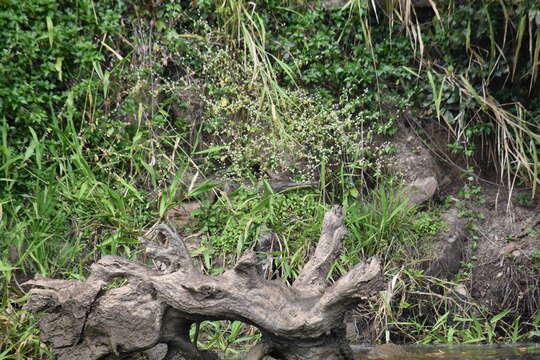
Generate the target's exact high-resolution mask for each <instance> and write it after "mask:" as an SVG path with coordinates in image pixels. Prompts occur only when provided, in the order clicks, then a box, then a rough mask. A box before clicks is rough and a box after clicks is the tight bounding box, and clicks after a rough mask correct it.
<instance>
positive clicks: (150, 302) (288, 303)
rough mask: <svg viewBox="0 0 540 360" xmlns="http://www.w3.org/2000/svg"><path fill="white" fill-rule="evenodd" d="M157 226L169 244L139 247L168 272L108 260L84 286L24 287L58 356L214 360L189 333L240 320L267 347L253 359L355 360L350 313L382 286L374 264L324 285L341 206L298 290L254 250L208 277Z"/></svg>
mask: <svg viewBox="0 0 540 360" xmlns="http://www.w3.org/2000/svg"><path fill="white" fill-rule="evenodd" d="M159 229H160V231H162V232H163V233H164V234H165V235H166V237H167V238H168V240H169V241H168V242H169V244H168V246H167V247H164V246H161V245H158V244H156V243H153V242H150V241H147V240H143V242H144V244H145V246H146V248H147V253H148V256H150V257H151V258H153V259H156V260H160V261H161V262H163V263H165V264H167V267H166V269H165V270H160V271H158V270H154V269H150V268H148V267H146V266H144V265H142V264H137V263H135V262H132V261H128V260H126V259H123V258H120V257H114V256H105V257H103V258H102V259H101V260H99V261H98V262H97V263H95V264H93V265H92V266H91V273H90V276H89V278H88V279H87V280H84V281H83V280H54V279H46V278H42V277H36V278H35V279H34V280H31V281H29V282H27V283H26V285H29V286H31V287H32V288H31V290H30V297H29V301H28V303H27V304H26V305H25V307H26V309H28V310H30V311H32V312H34V313H39V326H40V329H41V337H42V339H43V340H44V341H45V342H47V343H49V344H50V346H51V348H52V350H53V352H54V353H55V354H56V355H57V356H58V358H59V359H60V360H67V359H77V360H83V359H100V358H103V357H104V356H107V355H126V354H133V353H136V352H139V351H142V350H145V349H150V348H152V347H154V346H156V345H158V344H163V343H164V344H166V345H167V354H166V356H165V359H169V360H172V359H189V360H196V359H218V357H217V355H216V354H214V353H212V352H209V351H201V350H199V349H197V347H196V344H194V343H192V342H191V340H190V337H189V329H190V327H191V326H192V325H193V324H194V323H198V322H201V321H204V320H239V321H243V322H245V323H248V324H251V325H254V326H256V327H257V328H258V329H260V331H261V333H262V343H260V344H259V345H256V346H255V347H254V348H252V349H251V350H250V351H249V352H248V353H247V355H246V357H245V358H246V359H248V360H258V359H262V358H263V357H264V356H271V357H273V358H276V359H287V360H289V359H290V360H293V359H294V360H302V359H311V360H317V359H320V360H322V359H325V360H332V359H336V360H337V359H352V358H353V357H352V353H351V349H350V347H349V344H348V343H347V341H346V339H345V327H344V323H343V318H344V314H345V312H346V311H347V310H350V309H351V308H352V307H354V306H355V305H357V304H358V303H359V302H361V301H362V300H366V299H368V298H369V297H371V296H373V295H375V294H376V293H377V292H378V291H379V290H381V289H382V288H383V282H382V275H381V265H380V262H379V260H378V259H376V258H372V259H370V260H368V261H366V262H364V263H360V264H358V265H356V266H355V267H354V268H353V269H352V270H351V271H349V272H348V273H347V274H346V275H344V276H343V277H341V278H340V279H338V280H337V281H335V282H334V283H333V284H329V283H328V282H327V281H326V278H327V275H328V272H329V270H330V268H331V266H332V263H333V262H334V261H335V259H336V258H337V256H338V255H339V253H340V249H341V242H342V240H343V238H344V237H345V236H346V234H347V230H346V228H345V226H344V224H343V214H342V210H341V208H340V207H334V208H332V209H331V210H330V211H328V212H327V213H326V215H325V217H324V221H323V226H322V232H321V236H320V240H319V243H318V245H317V247H316V249H315V252H314V254H313V256H312V257H311V259H310V260H309V262H308V263H307V264H306V265H305V266H304V268H303V270H302V271H301V273H300V275H299V276H298V278H297V279H296V281H295V282H294V283H293V285H292V286H287V285H286V284H284V283H283V282H281V281H277V280H266V279H264V278H262V277H261V276H260V275H259V273H258V272H257V264H258V262H259V258H258V257H257V256H256V254H255V252H254V251H252V250H248V251H246V252H245V253H244V254H243V256H242V257H241V258H240V259H239V261H238V262H237V263H236V265H235V266H234V267H233V268H232V269H230V270H228V271H226V272H224V273H223V274H221V275H219V276H207V275H204V274H202V273H201V272H199V270H198V269H197V267H196V265H195V264H194V263H193V261H192V258H191V256H190V254H189V252H188V250H187V248H186V245H185V244H184V242H183V241H182V239H181V238H180V237H179V236H178V235H177V234H176V233H175V232H174V231H173V230H171V228H169V227H168V226H166V225H161V226H160V227H159ZM115 279H124V280H127V281H123V282H120V281H116V282H114V283H113V280H115ZM113 284H115V286H116V287H115V286H113ZM120 284H121V285H120Z"/></svg>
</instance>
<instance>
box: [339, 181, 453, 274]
mask: <svg viewBox="0 0 540 360" xmlns="http://www.w3.org/2000/svg"><path fill="white" fill-rule="evenodd" d="M345 219H346V221H345V222H346V225H347V228H348V229H349V231H350V234H349V237H348V238H347V240H346V242H345V249H346V252H344V255H343V257H344V258H345V259H344V261H343V263H344V264H347V263H349V262H352V263H357V262H358V261H359V260H360V259H365V258H367V257H370V256H373V255H376V254H383V253H384V254H385V256H386V258H387V259H388V260H389V261H390V260H397V259H398V256H399V255H407V256H412V255H417V254H419V253H421V252H422V250H425V249H426V248H427V247H428V246H429V245H430V243H431V242H430V238H432V237H433V236H434V235H435V234H437V233H438V231H439V230H440V229H441V227H442V226H443V224H442V223H441V222H440V221H438V219H437V216H436V215H435V213H430V212H424V213H422V212H418V211H417V209H415V208H414V207H411V206H410V205H409V203H408V199H407V198H406V197H405V196H404V195H403V193H402V191H401V190H400V189H399V188H396V187H395V186H392V185H391V184H380V185H379V186H378V187H377V188H375V189H374V190H373V191H372V192H371V193H370V194H369V195H368V196H367V197H366V198H364V199H363V200H362V201H356V202H354V203H352V205H349V206H348V207H347V208H346V218H345Z"/></svg>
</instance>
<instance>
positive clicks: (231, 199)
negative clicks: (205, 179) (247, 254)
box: [194, 186, 327, 279]
mask: <svg viewBox="0 0 540 360" xmlns="http://www.w3.org/2000/svg"><path fill="white" fill-rule="evenodd" d="M319 195H320V194H319V193H318V192H317V191H313V190H290V191H286V192H283V193H274V192H272V191H271V190H266V191H265V192H263V193H260V192H259V191H258V190H257V189H254V188H247V187H244V186H241V187H240V188H238V189H237V190H235V191H234V192H232V193H230V194H228V195H226V196H224V197H222V198H220V199H219V200H218V201H217V202H216V203H215V204H213V205H207V206H204V207H202V208H201V209H200V210H199V211H197V212H196V213H195V214H194V215H195V219H196V220H197V222H198V224H199V225H198V230H199V231H202V232H203V233H204V235H205V243H206V244H207V246H208V247H209V248H210V249H211V251H212V255H213V256H214V257H216V258H218V257H225V259H226V263H228V264H229V265H230V264H233V263H234V262H235V260H236V258H237V257H239V256H240V255H241V254H242V252H243V251H244V250H246V249H248V248H253V247H255V246H256V244H257V240H258V239H259V237H260V236H261V233H262V232H272V233H274V234H275V236H274V241H273V243H274V245H273V248H272V249H271V255H272V257H273V258H274V259H275V260H276V262H277V263H276V267H275V276H279V277H282V278H284V279H294V278H295V276H296V274H297V273H298V271H299V270H300V269H301V268H302V266H303V264H304V261H305V260H306V259H307V258H308V257H309V254H310V250H311V249H312V247H313V245H314V244H316V243H317V240H318V237H319V234H320V225H321V222H322V217H323V215H324V212H325V210H326V208H327V206H326V205H324V204H321V203H320V200H319V198H320V196H319ZM231 255H232V256H231Z"/></svg>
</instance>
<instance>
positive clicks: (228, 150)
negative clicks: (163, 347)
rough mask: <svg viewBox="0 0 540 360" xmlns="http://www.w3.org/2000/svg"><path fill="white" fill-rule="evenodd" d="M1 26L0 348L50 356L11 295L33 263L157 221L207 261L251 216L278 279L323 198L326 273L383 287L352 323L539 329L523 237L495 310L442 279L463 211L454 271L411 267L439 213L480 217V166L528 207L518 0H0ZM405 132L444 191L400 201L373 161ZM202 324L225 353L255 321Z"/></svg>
mask: <svg viewBox="0 0 540 360" xmlns="http://www.w3.org/2000/svg"><path fill="white" fill-rule="evenodd" d="M0 29H1V30H0V31H1V34H2V36H1V37H0V50H1V51H2V57H1V58H0V74H1V76H0V234H1V235H0V239H1V242H0V269H1V271H2V280H1V283H0V285H1V295H0V296H1V297H0V309H1V310H0V334H1V335H0V349H2V350H1V352H0V358H6V359H8V358H9V359H21V358H49V356H50V355H51V354H50V352H49V350H48V349H47V346H46V345H45V344H43V343H42V342H41V341H40V337H39V330H38V328H37V324H36V320H35V319H34V317H32V316H31V315H30V314H28V313H27V312H26V311H24V310H22V305H23V304H24V302H25V301H26V295H25V294H26V290H25V289H24V287H23V286H22V283H23V282H24V281H25V280H27V279H29V278H31V277H33V276H34V275H35V274H40V275H42V276H46V277H61V278H71V279H82V278H84V277H85V276H86V275H87V274H88V266H89V265H90V264H91V263H93V262H94V261H96V260H97V259H99V258H100V257H102V256H103V255H121V256H125V257H128V258H130V259H141V258H143V255H142V254H141V252H142V251H141V249H142V247H141V246H140V245H139V242H138V240H137V239H138V237H139V236H150V235H151V234H152V230H153V229H154V228H155V227H156V226H157V225H158V224H159V223H161V222H167V223H171V224H173V225H176V226H177V230H178V231H179V232H180V234H181V235H182V236H185V237H187V238H189V239H192V243H191V244H192V245H193V249H191V250H192V254H193V256H194V257H196V259H198V260H199V263H200V266H201V268H202V269H203V270H204V271H205V272H207V273H208V274H219V273H220V272H222V271H223V269H224V268H226V267H228V266H230V265H231V264H233V263H234V261H235V260H236V258H237V257H238V256H239V255H240V254H241V252H242V251H243V250H245V249H247V248H250V247H253V246H256V245H257V239H259V238H260V237H261V236H262V234H263V233H268V232H270V233H271V234H273V235H272V236H273V237H274V240H273V248H272V251H271V256H272V259H273V262H272V265H271V266H270V267H269V268H268V273H267V276H268V277H269V278H281V279H284V280H286V281H288V282H289V283H291V282H292V281H293V280H294V279H295V276H297V275H298V269H301V268H302V266H303V265H304V263H305V261H306V259H308V258H309V255H310V251H312V250H313V246H314V244H316V239H317V237H318V233H319V231H320V226H321V221H322V217H323V215H324V213H325V211H326V210H328V209H329V208H330V206H331V205H332V204H340V205H342V206H343V207H344V209H345V213H346V224H347V227H348V229H349V236H348V237H347V239H346V241H345V249H344V251H343V253H342V255H341V257H340V258H339V260H338V261H336V263H335V265H334V266H333V268H332V271H331V273H330V274H329V275H328V277H329V279H332V274H333V273H334V272H335V273H344V272H346V271H348V270H349V269H350V268H351V267H352V266H353V265H354V264H356V263H358V262H359V261H360V260H362V259H365V258H366V257H368V256H372V255H379V256H380V257H381V258H383V259H384V262H385V264H386V265H385V266H386V268H385V271H386V280H387V281H388V289H387V291H385V292H383V293H381V295H380V297H379V298H378V299H375V300H373V301H372V302H371V303H370V305H369V307H367V308H362V309H358V311H357V314H356V315H358V316H360V317H361V316H364V319H368V320H364V323H362V322H361V321H358V322H357V324H360V325H362V324H363V325H365V326H366V329H367V328H369V329H371V330H370V332H369V333H365V334H363V335H362V336H363V338H362V340H369V341H389V340H392V341H396V342H399V341H402V342H424V343H437V342H444V343H456V342H459V343H477V342H489V343H492V342H518V341H535V340H538V338H539V336H540V313H539V312H538V294H539V289H538V280H535V278H538V272H539V271H540V261H539V259H540V252H539V251H533V252H531V254H530V256H529V257H528V260H527V264H526V265H525V264H522V263H519V262H517V261H515V262H513V263H512V264H513V265H512V269H513V270H512V271H515V272H514V273H513V274H514V275H513V276H514V278H516V274H517V273H518V272H519V271H523V272H522V273H524V274H527V275H528V277H527V278H528V279H529V280H530V281H527V282H526V284H525V285H523V284H520V285H519V286H516V287H515V288H508V293H503V294H500V296H501V297H504V298H505V299H506V297H514V298H515V299H517V297H518V296H520V297H521V298H520V300H519V301H514V302H501V303H504V304H507V305H508V306H507V307H505V308H503V309H497V308H496V307H489V306H486V305H485V304H482V302H480V301H478V302H476V301H474V299H473V298H471V297H470V296H469V295H468V294H467V291H463V290H462V289H463V287H467V286H469V285H470V284H471V283H472V282H473V281H475V279H476V278H473V275H472V274H473V270H472V268H473V267H474V266H475V264H474V261H475V259H474V256H475V254H474V251H475V249H476V246H477V245H475V244H477V243H478V242H480V241H481V240H480V239H477V238H475V236H477V237H478V236H480V235H479V232H478V230H479V229H477V228H475V227H474V226H475V225H470V226H469V227H468V233H467V238H468V240H467V242H466V249H467V250H466V251H465V252H466V254H467V255H466V257H465V258H464V260H463V261H462V263H461V264H460V270H459V272H458V273H457V274H456V275H455V276H453V277H451V278H443V277H437V276H432V275H429V274H428V272H427V271H426V269H427V267H426V263H427V262H428V260H429V257H430V256H431V255H430V254H431V252H432V249H433V248H434V247H435V245H436V239H437V236H438V234H441V233H444V231H447V230H448V225H447V223H446V222H445V221H443V220H442V219H441V214H442V213H443V212H445V211H446V210H447V209H448V208H449V207H451V206H456V207H457V208H458V209H459V211H460V213H459V215H460V217H461V218H462V219H465V220H466V221H469V220H470V222H471V223H472V222H473V220H475V219H478V217H479V216H481V215H478V214H479V213H481V212H479V211H478V210H477V207H478V206H479V205H481V204H482V189H481V184H485V183H486V182H482V181H484V180H487V181H488V182H489V183H498V184H501V185H502V186H505V187H506V189H507V190H508V192H509V194H510V195H509V196H508V204H511V203H512V202H513V203H515V204H517V205H523V206H529V207H534V206H536V205H537V202H538V200H537V199H538V197H537V194H538V191H539V190H538V189H537V186H538V184H540V176H539V171H540V165H539V164H540V162H539V156H540V155H539V150H540V131H539V127H540V79H539V76H538V73H539V71H540V5H539V4H538V3H537V2H536V1H532V0H522V1H507V0H501V1H494V0H493V1H491V0H485V1H475V2H461V1H455V0H444V1H433V2H432V1H425V2H422V1H416V2H415V1H393V0H391V1H364V0H349V1H342V2H339V1H337V2H336V1H326V2H324V1H322V2H305V1H299V0H296V1H294V0H290V1H274V0H269V1H256V2H247V1H244V0H215V1H214V0H200V1H184V0H182V1H172V0H161V1H160V0H151V1H142V0H138V1H132V2H128V1H122V0H114V1H113V0H104V1H93V0H79V1H76V2H73V1H61V0H40V1H11V0H6V1H3V2H2V3H1V4H0ZM403 131H409V132H411V133H413V134H414V136H415V137H418V138H419V139H422V141H423V145H424V146H425V147H426V148H427V149H429V150H430V151H431V152H432V153H434V154H436V158H437V159H438V160H437V161H440V162H441V163H444V164H445V166H446V167H448V168H450V169H453V171H456V172H455V174H458V175H457V178H458V179H450V180H451V181H450V182H451V185H454V186H457V187H459V191H456V192H455V193H453V194H451V196H441V197H440V198H439V199H435V200H433V201H429V202H427V203H422V204H417V205H414V206H411V204H410V203H409V199H408V197H407V195H406V185H407V184H406V183H404V182H403V181H402V178H401V177H400V176H399V175H400V174H398V173H396V172H395V171H389V169H394V168H395V164H394V163H395V162H396V153H397V152H399V146H396V144H395V142H393V139H395V137H396V136H398V134H400V133H402V132H403ZM430 131H431V132H430ZM434 133H436V134H439V135H438V136H437V137H433V136H432V135H433V134H434ZM441 134H442V135H441ZM398 159H399V158H398ZM398 162H399V161H398ZM280 183H284V184H285V186H281V187H280V186H279V184H280ZM294 184H296V185H294ZM447 185H448V187H451V186H450V184H447ZM441 193H443V194H447V193H444V191H442V192H441ZM512 194H517V195H515V196H514V197H513V195H512ZM186 209H188V210H189V211H188V210H186ZM535 226H536V225H535V224H532V225H530V226H529V228H527V229H525V230H526V231H529V234H533V235H534V232H535V231H536V235H538V231H539V230H538V229H536V228H535ZM480 230H481V229H480ZM480 233H481V232H480ZM537 250H540V249H537ZM426 259H427V260H426ZM508 261H510V262H512V260H511V259H510V260H508ZM470 287H471V286H469V289H470ZM524 287H525V288H528V289H529V290H528V292H524ZM505 301H506V300H505ZM368 314H369V315H368ZM360 325H359V326H360ZM193 332H194V333H195V329H194V330H193ZM200 334H201V335H200V336H199V340H200V342H201V346H203V347H204V346H206V347H209V348H212V349H216V350H220V351H222V352H224V353H231V352H239V351H242V349H244V348H245V347H244V345H245V344H246V343H253V342H255V341H257V339H258V336H259V335H258V334H257V332H256V331H255V330H254V329H253V328H251V327H249V326H247V325H245V324H242V323H239V322H232V323H214V322H208V323H206V322H205V323H203V324H202V326H201V330H200Z"/></svg>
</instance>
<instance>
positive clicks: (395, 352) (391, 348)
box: [367, 344, 410, 360]
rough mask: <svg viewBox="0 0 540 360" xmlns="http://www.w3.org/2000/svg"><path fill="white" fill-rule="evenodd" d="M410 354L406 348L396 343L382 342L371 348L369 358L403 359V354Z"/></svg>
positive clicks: (384, 359)
mask: <svg viewBox="0 0 540 360" xmlns="http://www.w3.org/2000/svg"><path fill="white" fill-rule="evenodd" d="M406 355H410V354H409V353H408V352H407V351H405V349H403V348H402V347H401V346H399V345H396V344H382V345H377V346H375V347H374V348H373V349H371V350H370V351H369V352H368V354H367V358H368V359H369V360H387V359H394V360H396V359H401V358H402V357H403V356H406Z"/></svg>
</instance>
